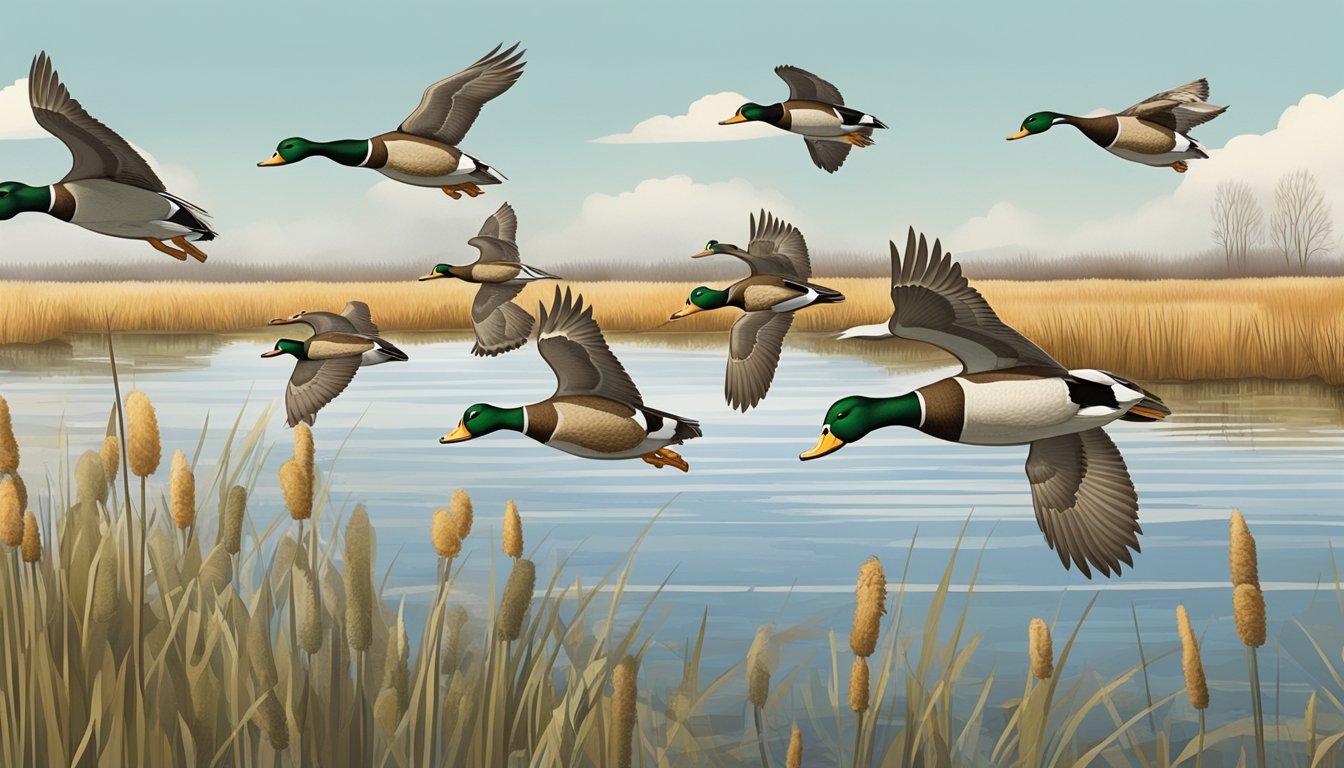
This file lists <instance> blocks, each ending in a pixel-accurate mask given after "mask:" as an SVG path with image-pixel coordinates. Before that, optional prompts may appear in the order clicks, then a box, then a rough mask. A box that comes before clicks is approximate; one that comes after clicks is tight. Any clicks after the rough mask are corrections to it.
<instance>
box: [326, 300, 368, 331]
mask: <svg viewBox="0 0 1344 768" xmlns="http://www.w3.org/2000/svg"><path fill="white" fill-rule="evenodd" d="M341 317H344V318H345V319H346V320H348V321H349V322H350V325H351V326H352V327H353V329H354V332H355V333H358V334H360V335H363V336H377V335H378V326H377V325H374V322H373V313H371V312H369V305H368V304H365V303H364V302H362V301H351V302H349V303H347V304H346V305H345V309H343V310H341ZM332 330H344V329H336V328H333V329H332Z"/></svg>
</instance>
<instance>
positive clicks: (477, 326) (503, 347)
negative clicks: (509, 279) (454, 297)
mask: <svg viewBox="0 0 1344 768" xmlns="http://www.w3.org/2000/svg"><path fill="white" fill-rule="evenodd" d="M522 289H523V286H522V284H521V283H512V284H510V283H483V284H482V285H481V287H480V288H479V289H477V291H476V298H475V300H474V301H472V303H471V327H472V330H473V331H475V333H476V344H475V346H473V347H472V348H471V353H472V354H473V355H479V356H482V357H493V356H495V355H498V354H501V353H504V352H508V351H510V350H513V349H517V348H518V347H521V346H523V345H524V344H526V343H527V339H528V337H529V336H531V335H532V326H533V324H534V321H533V319H532V316H531V315H529V314H528V313H527V311H526V310H524V309H523V308H522V307H520V306H518V305H517V304H514V303H513V302H512V299H513V297H515V296H517V295H518V292H519V291H521V290H522Z"/></svg>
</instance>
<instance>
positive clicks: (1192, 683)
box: [1176, 605, 1209, 709]
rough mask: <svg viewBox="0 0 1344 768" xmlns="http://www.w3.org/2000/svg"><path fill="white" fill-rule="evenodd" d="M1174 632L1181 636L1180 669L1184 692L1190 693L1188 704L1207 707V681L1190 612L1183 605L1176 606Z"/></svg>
mask: <svg viewBox="0 0 1344 768" xmlns="http://www.w3.org/2000/svg"><path fill="white" fill-rule="evenodd" d="M1176 634H1178V635H1180V636H1181V671H1182V672H1184V673H1185V692H1186V693H1188V694H1190V705H1191V706H1192V707H1194V708H1195V709H1208V707H1209V683H1208V681H1207V680H1205V679H1204V664H1203V662H1201V661H1200V659H1199V641H1198V640H1196V639H1195V630H1194V628H1193V627H1191V626H1190V614H1188V613H1186V612H1185V606H1184V605H1178V606H1176Z"/></svg>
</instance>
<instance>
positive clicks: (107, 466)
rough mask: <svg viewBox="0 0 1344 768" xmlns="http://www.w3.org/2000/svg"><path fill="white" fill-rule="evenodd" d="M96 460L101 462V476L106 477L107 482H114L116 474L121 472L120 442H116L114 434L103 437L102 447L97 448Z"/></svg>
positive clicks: (109, 483)
mask: <svg viewBox="0 0 1344 768" xmlns="http://www.w3.org/2000/svg"><path fill="white" fill-rule="evenodd" d="M98 460H99V461H101V462H102V464H103V476H104V477H106V478H107V480H106V482H107V484H108V485H111V484H113V483H115V482H116V481H117V475H118V474H120V473H121V444H120V443H118V442H117V436H116V435H108V436H107V437H104V438H103V447H102V448H99V449H98Z"/></svg>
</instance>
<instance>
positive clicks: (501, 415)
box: [495, 406, 527, 432]
mask: <svg viewBox="0 0 1344 768" xmlns="http://www.w3.org/2000/svg"><path fill="white" fill-rule="evenodd" d="M495 424H496V426H495V429H507V430H510V431H512V432H525V431H527V409H526V407H524V406H519V407H517V408H500V409H499V410H498V411H497V414H496V418H495Z"/></svg>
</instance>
